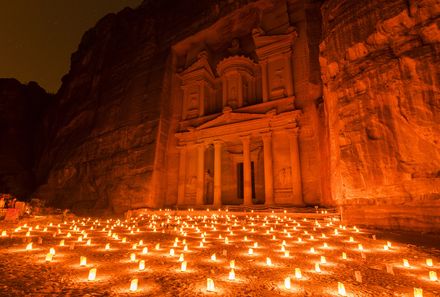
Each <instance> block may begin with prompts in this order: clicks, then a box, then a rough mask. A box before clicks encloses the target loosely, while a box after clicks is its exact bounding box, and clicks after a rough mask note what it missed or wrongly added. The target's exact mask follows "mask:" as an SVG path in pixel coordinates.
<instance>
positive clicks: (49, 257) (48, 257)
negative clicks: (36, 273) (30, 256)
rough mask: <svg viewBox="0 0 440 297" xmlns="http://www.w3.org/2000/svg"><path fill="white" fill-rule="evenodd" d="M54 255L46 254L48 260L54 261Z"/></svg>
mask: <svg viewBox="0 0 440 297" xmlns="http://www.w3.org/2000/svg"><path fill="white" fill-rule="evenodd" d="M52 258H53V255H52V254H51V253H47V254H46V262H52Z"/></svg>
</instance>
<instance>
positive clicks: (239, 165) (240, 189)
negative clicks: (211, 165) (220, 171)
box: [237, 162, 255, 199]
mask: <svg viewBox="0 0 440 297" xmlns="http://www.w3.org/2000/svg"><path fill="white" fill-rule="evenodd" d="M251 185H252V199H255V170H254V162H251ZM237 197H238V198H239V199H243V198H244V176H243V163H237Z"/></svg>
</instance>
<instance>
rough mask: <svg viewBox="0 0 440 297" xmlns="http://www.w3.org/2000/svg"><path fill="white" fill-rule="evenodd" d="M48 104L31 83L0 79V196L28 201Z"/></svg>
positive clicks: (41, 141) (33, 182) (32, 187)
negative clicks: (12, 195)
mask: <svg viewBox="0 0 440 297" xmlns="http://www.w3.org/2000/svg"><path fill="white" fill-rule="evenodd" d="M52 101H53V99H52V96H51V95H49V94H47V93H46V92H45V91H44V90H43V89H42V88H41V87H40V86H39V85H38V84H36V83H35V82H30V83H28V84H27V85H24V84H21V83H20V82H18V81H17V80H15V79H0V193H11V194H14V195H17V196H18V197H19V198H20V199H28V198H30V195H31V194H32V192H33V191H34V190H35V188H36V186H37V185H36V181H35V172H34V166H35V160H36V159H37V156H38V155H39V154H40V152H41V149H42V145H43V143H44V142H45V141H46V135H45V133H44V130H45V129H44V125H46V123H45V122H44V121H43V120H42V119H43V114H44V113H45V111H46V110H47V108H48V106H49V105H50V104H51V103H52Z"/></svg>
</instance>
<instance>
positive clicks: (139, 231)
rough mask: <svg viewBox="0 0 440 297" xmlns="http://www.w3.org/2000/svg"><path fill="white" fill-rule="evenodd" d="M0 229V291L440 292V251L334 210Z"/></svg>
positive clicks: (40, 222)
mask: <svg viewBox="0 0 440 297" xmlns="http://www.w3.org/2000/svg"><path fill="white" fill-rule="evenodd" d="M0 231H2V235H1V237H0V248H1V249H0V296H204V295H208V296H214V295H224V296H289V295H294V296H341V295H338V282H340V283H341V284H343V286H344V287H345V291H346V295H347V296H417V295H415V292H414V288H420V289H423V295H419V296H439V295H440V282H439V281H432V280H430V271H433V272H437V273H438V272H440V271H439V269H438V268H439V261H440V257H439V251H438V250H437V249H428V248H421V247H417V246H414V245H409V244H403V243H397V242H389V241H387V240H384V239H383V238H381V237H380V236H377V237H376V236H375V235H374V234H373V233H372V232H371V231H369V230H364V229H358V228H357V227H355V226H343V225H340V223H339V221H338V219H337V217H335V216H333V215H323V214H290V213H283V212H276V213H270V212H267V213H249V212H248V213H243V212H226V211H220V212H218V211H209V212H208V211H203V212H202V211H200V212H195V211H182V212H175V211H156V212H146V213H144V214H143V215H139V216H133V217H131V218H129V219H127V220H126V219H123V218H121V219H115V218H113V219H103V218H75V219H73V220H72V219H70V220H68V221H64V222H63V221H62V219H60V218H56V217H37V218H33V219H28V220H23V221H21V222H19V223H17V224H12V223H9V224H7V223H2V226H1V227H0ZM62 241H63V244H62ZM30 242H32V249H30V246H29V243H30ZM107 244H108V249H106V245H107ZM202 244H203V245H202ZM27 247H28V249H26V248H27ZM51 248H53V251H52V252H55V254H54V255H53V258H52V260H51V261H50V259H47V260H46V258H47V257H48V258H50V256H48V255H47V254H49V253H50V249H51ZM171 249H172V251H171ZM250 249H251V250H250ZM173 252H174V255H173V254H172V253H173ZM343 253H345V255H346V259H344V258H343ZM132 254H134V255H135V258H133V255H132ZM213 255H215V258H216V259H215V260H214V259H213ZM81 256H83V257H86V258H87V264H86V265H85V266H81V265H80V257H81ZM322 256H323V257H325V261H324V258H322ZM267 258H270V259H269V260H268V259H267ZM404 259H406V260H407V261H408V265H409V267H405V266H404ZM141 260H143V262H144V263H145V269H143V270H142V269H140V268H139V266H140V264H141V263H140V261H141ZM183 261H185V262H186V264H187V269H186V271H181V270H182V262H183ZM231 261H233V262H235V263H232V264H231ZM268 261H269V262H271V265H270V263H268ZM431 262H432V266H430V265H431ZM233 264H235V266H234V267H233V268H231V267H232V266H231V265H233ZM317 264H318V265H317ZM318 266H319V267H318ZM92 268H96V279H95V280H88V276H89V271H90V270H91V269H92ZM232 269H233V272H234V273H235V279H230V277H232V276H230V274H231V270H232ZM319 270H320V271H319ZM433 272H431V277H434V275H433V274H434V273H433ZM207 278H211V279H212V280H213V282H214V286H215V288H214V291H212V292H211V291H208V290H207ZM287 278H290V284H291V285H290V288H286V282H289V279H287ZM133 279H137V280H138V288H137V289H136V290H135V291H131V290H130V284H131V281H132V280H133ZM133 289H134V288H133ZM340 293H342V296H343V292H340Z"/></svg>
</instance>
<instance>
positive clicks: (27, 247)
mask: <svg viewBox="0 0 440 297" xmlns="http://www.w3.org/2000/svg"><path fill="white" fill-rule="evenodd" d="M26 250H27V251H30V250H32V242H30V243H28V244H27V245H26Z"/></svg>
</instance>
